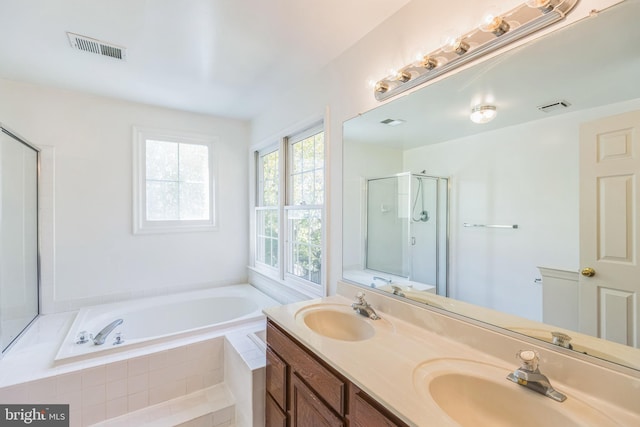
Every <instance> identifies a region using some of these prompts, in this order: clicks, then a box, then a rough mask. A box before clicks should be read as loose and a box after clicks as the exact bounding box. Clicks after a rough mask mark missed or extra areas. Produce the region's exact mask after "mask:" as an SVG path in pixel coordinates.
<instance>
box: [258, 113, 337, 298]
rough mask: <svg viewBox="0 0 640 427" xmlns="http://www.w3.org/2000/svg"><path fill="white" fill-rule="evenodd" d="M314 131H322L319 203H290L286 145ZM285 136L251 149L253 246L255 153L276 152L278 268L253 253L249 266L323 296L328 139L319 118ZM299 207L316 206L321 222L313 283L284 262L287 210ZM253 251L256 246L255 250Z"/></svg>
mask: <svg viewBox="0 0 640 427" xmlns="http://www.w3.org/2000/svg"><path fill="white" fill-rule="evenodd" d="M318 132H324V152H323V170H324V179H323V204H322V205H295V206H293V205H291V200H292V197H291V195H290V192H291V190H292V183H291V182H290V178H291V174H290V172H291V169H290V168H291V163H290V156H291V151H290V147H291V144H292V143H295V142H298V141H300V140H302V139H305V138H307V137H309V136H311V135H314V134H316V133H318ZM284 135H285V136H282V137H278V138H274V139H277V142H272V143H270V144H265V145H263V148H262V149H259V150H255V154H254V156H255V166H256V174H255V185H256V187H255V190H256V194H255V201H254V216H253V221H254V225H255V227H254V233H253V236H252V239H253V243H254V245H256V244H257V242H256V240H257V239H256V230H257V219H256V213H255V212H257V210H259V209H260V208H261V207H260V206H259V202H258V198H259V197H260V195H259V194H258V191H259V190H260V185H259V182H258V180H259V175H260V173H261V172H260V171H259V170H258V169H257V168H258V166H259V164H260V162H259V156H260V155H261V154H267V153H269V152H272V151H275V150H278V151H279V153H280V155H279V167H280V187H279V190H280V191H279V208H278V221H279V223H278V225H279V242H278V244H279V246H278V256H279V259H278V268H277V269H275V268H273V267H271V266H268V265H265V264H263V263H260V262H258V261H257V259H256V258H257V257H256V255H255V253H254V256H253V265H254V268H255V270H256V271H258V272H260V273H261V274H263V275H264V276H267V277H271V278H272V279H275V280H277V281H278V282H279V283H281V284H283V285H285V286H287V287H290V288H292V289H294V290H296V291H298V292H301V293H303V294H305V295H308V296H310V297H317V296H323V295H325V293H326V271H327V269H326V260H327V253H326V244H325V240H326V238H325V236H326V231H327V230H326V220H325V219H326V206H327V191H326V189H327V173H328V171H327V152H328V151H327V150H328V138H327V130H326V128H325V127H324V122H323V121H320V122H318V121H314V123H313V124H312V125H310V126H305V127H302V126H301V127H299V128H298V130H297V131H291V132H287V133H285V134H284ZM274 139H272V140H271V141H274ZM299 209H319V210H320V220H321V221H322V231H321V236H322V237H321V243H320V244H321V248H322V249H321V250H322V254H321V269H320V283H314V282H311V281H308V280H305V279H302V278H300V277H298V276H296V275H294V274H291V273H288V272H287V270H288V265H289V264H290V263H291V262H292V259H291V256H290V254H289V253H288V252H289V250H288V248H289V246H290V236H289V233H290V230H289V223H288V213H289V212H291V211H295V210H299ZM255 250H257V248H256V249H255Z"/></svg>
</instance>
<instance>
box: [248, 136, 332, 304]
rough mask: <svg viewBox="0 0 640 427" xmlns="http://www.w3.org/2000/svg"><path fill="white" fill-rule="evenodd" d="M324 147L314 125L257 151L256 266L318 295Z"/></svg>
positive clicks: (319, 288)
mask: <svg viewBox="0 0 640 427" xmlns="http://www.w3.org/2000/svg"><path fill="white" fill-rule="evenodd" d="M324 152H325V145H324V131H323V129H322V127H321V126H318V127H314V128H312V129H309V130H307V131H305V132H302V133H299V134H295V135H292V136H290V137H288V138H283V139H282V141H280V143H279V144H278V145H276V146H272V147H270V148H269V149H267V150H263V151H260V152H258V153H257V168H258V170H257V178H258V182H257V190H258V191H257V199H256V209H255V210H256V211H255V221H256V235H255V242H256V251H255V261H256V267H259V268H262V269H264V270H268V271H271V273H272V274H274V275H277V276H278V278H280V279H282V280H284V281H285V283H289V284H292V285H294V286H297V287H302V288H304V289H306V290H307V292H310V293H312V294H317V295H319V294H320V293H321V292H322V260H323V253H322V248H323V215H324V182H325V170H324ZM281 219H282V220H281Z"/></svg>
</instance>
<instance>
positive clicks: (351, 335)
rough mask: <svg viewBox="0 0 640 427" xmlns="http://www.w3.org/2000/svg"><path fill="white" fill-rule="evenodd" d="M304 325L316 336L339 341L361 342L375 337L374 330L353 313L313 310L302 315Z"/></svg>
mask: <svg viewBox="0 0 640 427" xmlns="http://www.w3.org/2000/svg"><path fill="white" fill-rule="evenodd" d="M302 317H303V320H304V324H305V325H306V326H307V327H308V328H309V329H311V330H312V331H314V332H315V333H317V334H320V335H322V336H325V337H328V338H333V339H336V340H341V341H362V340H366V339H369V338H371V337H373V336H374V335H375V329H374V328H373V326H371V325H370V324H369V323H367V321H366V320H365V319H364V318H363V317H361V316H359V315H358V314H356V313H355V311H354V312H352V313H345V312H344V311H338V310H334V309H330V308H327V309H315V310H308V311H306V312H303V313H302Z"/></svg>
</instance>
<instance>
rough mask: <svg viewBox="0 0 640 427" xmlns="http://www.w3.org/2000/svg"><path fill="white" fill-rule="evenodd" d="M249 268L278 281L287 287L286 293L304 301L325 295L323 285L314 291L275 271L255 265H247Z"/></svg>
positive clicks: (270, 280)
mask: <svg viewBox="0 0 640 427" xmlns="http://www.w3.org/2000/svg"><path fill="white" fill-rule="evenodd" d="M247 268H248V269H249V270H251V271H253V272H254V273H255V274H258V275H260V276H261V277H262V278H264V279H266V280H268V281H269V282H273V283H276V284H277V285H280V286H282V287H284V288H286V291H285V292H286V293H287V294H288V295H289V296H291V297H293V298H294V299H296V300H299V301H302V300H307V299H313V298H321V297H323V296H324V295H323V288H322V286H318V292H312V291H310V290H309V289H306V288H303V287H301V286H300V284H299V283H297V282H294V281H289V280H282V279H280V278H278V277H276V276H275V275H274V274H273V272H271V271H269V270H266V269H261V268H257V267H253V266H248V267H247Z"/></svg>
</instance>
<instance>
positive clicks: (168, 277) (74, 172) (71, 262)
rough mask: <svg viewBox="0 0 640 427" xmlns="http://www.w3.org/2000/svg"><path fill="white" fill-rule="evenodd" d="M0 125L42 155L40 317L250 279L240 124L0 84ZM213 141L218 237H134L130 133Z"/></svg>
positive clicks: (244, 133)
mask: <svg viewBox="0 0 640 427" xmlns="http://www.w3.org/2000/svg"><path fill="white" fill-rule="evenodd" d="M0 97H1V98H2V103H0V120H2V122H3V123H4V124H5V125H6V126H7V127H9V128H11V129H13V130H14V131H16V132H17V133H19V134H21V135H22V136H23V137H25V138H26V139H27V140H29V141H30V142H32V143H33V144H35V145H37V146H40V147H45V148H46V149H45V150H44V153H43V155H44V164H43V167H42V169H43V170H42V187H43V190H44V191H45V192H47V189H50V190H51V191H53V194H51V192H49V193H47V194H45V197H44V202H43V205H42V206H41V210H42V213H43V215H42V217H43V218H44V219H45V221H47V222H50V223H46V224H43V226H44V227H43V230H42V231H43V235H42V237H43V253H42V258H43V270H44V271H43V275H44V276H43V294H42V295H43V301H42V302H43V308H44V311H45V312H51V311H61V310H66V309H73V308H76V307H78V306H80V305H82V304H86V303H99V302H105V301H109V300H112V299H122V298H129V297H139V296H144V295H148V294H154V293H162V292H166V291H175V290H179V289H187V288H192V287H199V286H203V285H206V284H230V283H241V282H245V281H246V280H247V272H246V265H247V255H246V254H247V251H246V247H247V242H248V221H249V216H248V204H247V197H246V191H247V188H248V180H247V170H248V165H247V162H246V153H247V147H248V142H249V125H248V123H247V122H244V121H239V120H231V119H224V118H217V117H212V116H206V115H199V114H192V113H186V112H180V111H174V110H169V109H164V108H156V107H151V106H147V105H141V104H134V103H130V102H125V101H118V100H113V99H108V98H101V97H97V96H91V95H84V94H80V93H75V92H69V91H64V90H57V89H52V88H46V87H41V86H34V85H29V84H23V83H16V82H11V81H6V80H0ZM134 125H137V126H145V127H155V128H161V129H171V130H180V131H186V132H191V133H200V134H208V135H212V136H214V137H217V139H218V143H217V145H216V147H215V150H216V153H217V160H218V184H217V190H218V194H217V202H218V212H219V231H216V232H199V233H175V234H164V235H142V236H141V235H135V236H134V235H133V234H132V126H134Z"/></svg>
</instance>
